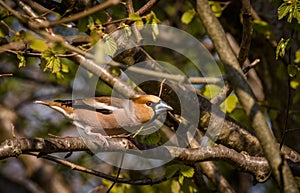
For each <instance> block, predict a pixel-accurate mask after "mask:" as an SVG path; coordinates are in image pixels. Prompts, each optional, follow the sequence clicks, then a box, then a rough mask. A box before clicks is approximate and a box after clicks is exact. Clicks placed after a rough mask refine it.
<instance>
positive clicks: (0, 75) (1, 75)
mask: <svg viewBox="0 0 300 193" xmlns="http://www.w3.org/2000/svg"><path fill="white" fill-rule="evenodd" d="M4 76H13V74H0V77H4Z"/></svg>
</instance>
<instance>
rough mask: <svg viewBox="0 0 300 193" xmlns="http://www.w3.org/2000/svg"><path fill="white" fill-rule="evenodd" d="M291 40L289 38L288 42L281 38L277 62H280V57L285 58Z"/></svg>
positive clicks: (277, 51)
mask: <svg viewBox="0 0 300 193" xmlns="http://www.w3.org/2000/svg"><path fill="white" fill-rule="evenodd" d="M290 40H291V38H288V39H287V40H285V39H283V38H281V40H280V41H279V43H278V45H277V48H276V60H278V58H279V56H280V57H283V56H284V55H285V51H286V49H288V48H289V43H290Z"/></svg>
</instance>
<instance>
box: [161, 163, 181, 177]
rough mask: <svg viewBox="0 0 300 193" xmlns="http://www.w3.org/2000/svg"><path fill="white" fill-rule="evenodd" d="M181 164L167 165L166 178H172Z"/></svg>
mask: <svg viewBox="0 0 300 193" xmlns="http://www.w3.org/2000/svg"><path fill="white" fill-rule="evenodd" d="M180 167H181V165H179V164H173V165H169V166H167V167H166V174H165V176H166V178H167V179H170V178H172V177H173V176H174V175H175V174H176V173H177V172H178V171H179V170H180Z"/></svg>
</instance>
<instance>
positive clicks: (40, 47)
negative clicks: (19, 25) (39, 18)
mask: <svg viewBox="0 0 300 193" xmlns="http://www.w3.org/2000/svg"><path fill="white" fill-rule="evenodd" d="M30 48H31V49H33V50H37V51H40V52H42V51H45V50H47V49H48V45H47V43H46V41H45V40H43V39H39V38H35V39H33V40H32V41H31V42H30Z"/></svg>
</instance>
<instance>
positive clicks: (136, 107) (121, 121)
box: [36, 95, 173, 144]
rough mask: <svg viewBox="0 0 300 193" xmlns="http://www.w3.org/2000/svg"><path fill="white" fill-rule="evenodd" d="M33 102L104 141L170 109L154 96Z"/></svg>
mask: <svg viewBox="0 0 300 193" xmlns="http://www.w3.org/2000/svg"><path fill="white" fill-rule="evenodd" d="M36 103H38V104H42V105H46V106H48V107H50V108H52V109H55V110H57V111H59V112H60V113H62V114H63V115H64V116H66V117H67V118H69V119H70V120H71V121H72V122H73V124H74V125H76V126H77V127H79V128H82V129H83V130H84V131H85V132H86V134H88V135H94V136H97V137H99V138H101V139H102V140H104V141H105V143H107V140H106V139H105V138H106V137H107V136H109V135H121V134H128V133H133V132H135V131H136V130H138V129H140V128H142V127H145V126H147V125H148V124H150V123H151V122H153V121H154V120H155V118H156V117H157V116H158V115H159V114H162V113H163V112H166V111H168V110H173V109H172V107H171V106H169V105H168V104H166V103H165V102H164V101H162V100H161V99H160V98H159V97H157V96H154V95H142V96H139V97H137V98H133V99H121V98H115V97H94V98H85V99H76V100H56V101H54V102H44V101H36ZM107 144H108V143H107Z"/></svg>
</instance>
